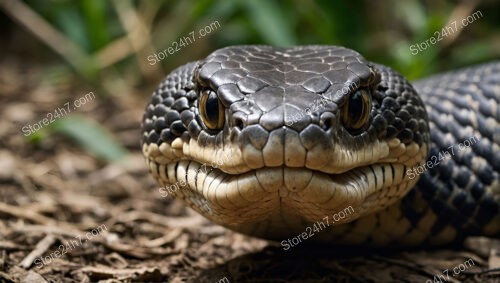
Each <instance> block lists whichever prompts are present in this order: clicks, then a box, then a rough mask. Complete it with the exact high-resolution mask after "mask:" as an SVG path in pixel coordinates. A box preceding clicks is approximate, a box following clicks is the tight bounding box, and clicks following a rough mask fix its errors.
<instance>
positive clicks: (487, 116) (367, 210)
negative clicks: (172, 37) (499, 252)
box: [142, 45, 500, 246]
mask: <svg viewBox="0 0 500 283" xmlns="http://www.w3.org/2000/svg"><path fill="white" fill-rule="evenodd" d="M499 102H500V62H491V63H486V64H482V65H479V66H475V67H470V68H464V69H460V70H456V71H451V72H448V73H445V74H442V75H436V76H433V77H431V78H428V79H424V80H419V81H416V82H413V83H410V82H408V81H407V80H406V79H405V78H404V77H403V76H401V75H400V74H398V73H397V72H396V71H394V70H392V69H391V68H389V67H386V66H383V65H380V64H376V63H372V62H369V61H367V60H365V59H364V58H363V57H362V56H361V55H360V54H359V53H357V52H356V51H353V50H351V49H347V48H344V47H339V46H317V45H315V46H297V47H288V48H285V47H271V46H260V45H249V46H230V47H226V48H222V49H219V50H216V51H214V52H213V53H212V54H210V55H209V56H208V57H206V58H205V59H202V60H199V61H195V62H191V63H188V64H185V65H183V66H181V67H179V68H177V69H175V70H173V71H172V72H171V73H170V74H169V75H168V76H167V77H166V78H165V79H164V80H163V81H162V82H161V83H160V85H159V87H158V89H157V90H156V91H155V92H154V93H153V95H152V98H151V101H150V102H149V103H148V105H147V107H146V111H145V113H144V116H143V122H142V151H143V153H144V155H145V157H146V160H147V165H148V167H149V170H150V172H151V174H152V175H153V176H154V178H155V179H156V180H157V182H158V183H159V184H160V185H161V186H162V187H164V188H165V190H164V192H166V193H167V194H169V195H172V196H173V197H175V198H177V199H180V200H181V201H182V202H183V203H184V204H186V205H188V206H190V207H191V208H193V209H194V210H196V211H197V212H199V213H200V214H202V215H203V216H205V217H206V218H208V219H210V220H211V221H213V222H215V223H217V224H220V225H222V226H225V227H227V228H229V229H232V230H235V231H238V232H241V233H244V234H248V235H253V236H257V237H261V238H266V239H271V240H278V241H281V240H284V239H287V238H291V237H296V236H297V235H301V233H303V232H304V231H306V229H308V227H313V226H314V225H315V224H318V223H320V222H321V223H323V225H322V226H321V229H322V230H324V231H321V233H316V235H315V236H314V238H311V241H314V242H321V243H331V244H336V245H366V246H387V245H389V244H390V245H392V246H416V245H431V246H435V245H442V244H449V243H456V242H460V241H462V240H463V239H464V238H465V237H467V236H470V235H487V236H499V235H500V185H499V172H500V148H499V145H500V126H499V121H500V108H499ZM346 209H349V213H347V212H346ZM339 215H340V216H339ZM335 216H337V217H336V218H335ZM326 222H328V225H324V224H325V223H326ZM314 227H315V228H316V226H314Z"/></svg>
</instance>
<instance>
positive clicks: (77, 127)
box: [51, 116, 128, 162]
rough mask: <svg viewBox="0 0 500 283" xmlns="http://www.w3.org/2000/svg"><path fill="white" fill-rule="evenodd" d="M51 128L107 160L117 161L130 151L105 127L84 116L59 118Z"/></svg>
mask: <svg viewBox="0 0 500 283" xmlns="http://www.w3.org/2000/svg"><path fill="white" fill-rule="evenodd" d="M51 128H52V129H53V130H55V131H56V132H59V133H61V134H63V135H66V136H68V137H70V138H72V139H74V140H75V141H76V142H78V143H79V144H80V145H81V146H82V147H83V148H84V149H85V150H86V151H88V152H89V153H91V154H93V155H95V156H96V157H98V158H102V159H104V160H106V161H111V162H116V161H118V160H120V159H122V158H124V157H125V156H126V155H127V153H128V152H127V150H126V149H125V148H124V147H123V146H122V145H121V144H120V143H118V142H117V141H116V140H115V139H114V138H113V136H112V135H111V134H110V133H109V132H108V131H107V130H106V129H105V128H104V127H101V126H100V125H99V124H97V123H95V122H93V121H91V120H89V119H85V118H83V117H79V116H73V117H67V118H63V119H59V120H57V121H55V122H54V123H53V124H52V125H51Z"/></svg>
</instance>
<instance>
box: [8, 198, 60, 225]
mask: <svg viewBox="0 0 500 283" xmlns="http://www.w3.org/2000/svg"><path fill="white" fill-rule="evenodd" d="M0 213H5V214H10V215H12V216H15V217H18V218H22V219H27V220H31V221H33V222H35V223H39V224H54V223H56V221H55V220H54V219H52V218H49V217H46V216H43V215H41V214H38V213H36V212H33V211H30V210H25V209H22V208H19V207H17V206H13V205H8V204H6V203H3V202H0Z"/></svg>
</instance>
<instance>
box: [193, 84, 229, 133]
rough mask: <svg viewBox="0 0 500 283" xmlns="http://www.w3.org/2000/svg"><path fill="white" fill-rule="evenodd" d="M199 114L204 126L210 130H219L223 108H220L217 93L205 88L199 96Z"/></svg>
mask: <svg viewBox="0 0 500 283" xmlns="http://www.w3.org/2000/svg"><path fill="white" fill-rule="evenodd" d="M199 109H200V114H201V119H202V121H203V123H204V124H205V126H206V127H207V128H208V129H210V130H220V129H222V127H223V126H224V109H222V107H221V104H220V102H219V98H218V97H217V94H216V93H215V92H214V91H212V90H205V91H203V92H202V93H201V97H200V106H199Z"/></svg>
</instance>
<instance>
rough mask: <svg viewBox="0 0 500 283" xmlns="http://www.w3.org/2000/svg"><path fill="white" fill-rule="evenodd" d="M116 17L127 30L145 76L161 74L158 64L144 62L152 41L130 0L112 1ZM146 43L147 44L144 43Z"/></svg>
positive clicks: (150, 52)
mask: <svg viewBox="0 0 500 283" xmlns="http://www.w3.org/2000/svg"><path fill="white" fill-rule="evenodd" d="M113 4H114V6H115V9H116V13H117V14H118V18H119V19H120V22H121V23H122V25H123V27H124V28H125V30H126V31H127V38H128V40H129V43H130V45H132V48H133V49H134V51H135V53H136V59H137V64H138V65H139V68H140V70H141V72H142V74H143V75H144V77H145V78H147V79H149V78H151V77H154V76H155V74H161V73H162V72H161V70H160V68H159V66H157V65H155V64H153V65H149V64H147V63H146V57H147V56H148V55H149V54H152V53H154V50H153V49H152V48H151V46H153V43H152V41H151V38H150V37H149V30H148V29H147V27H146V26H145V25H144V21H142V19H141V17H140V16H139V15H138V14H137V12H136V11H135V9H134V8H133V6H132V3H131V2H130V1H128V0H127V1H123V0H122V1H116V0H115V1H113ZM146 43H147V44H146Z"/></svg>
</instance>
